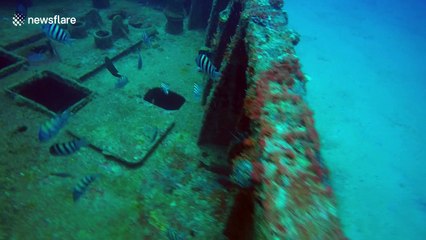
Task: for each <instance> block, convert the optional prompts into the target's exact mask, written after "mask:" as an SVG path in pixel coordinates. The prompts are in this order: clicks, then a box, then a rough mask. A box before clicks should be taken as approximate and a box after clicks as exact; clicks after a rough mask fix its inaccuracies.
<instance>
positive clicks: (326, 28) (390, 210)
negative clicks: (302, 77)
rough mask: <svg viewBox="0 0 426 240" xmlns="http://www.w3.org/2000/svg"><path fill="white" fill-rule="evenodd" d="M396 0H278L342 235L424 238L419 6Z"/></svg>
mask: <svg viewBox="0 0 426 240" xmlns="http://www.w3.org/2000/svg"><path fill="white" fill-rule="evenodd" d="M398 4H402V3H397V2H396V1H386V4H385V2H383V3H381V2H378V1H377V2H376V1H346V2H344V1H337V0H335V1H333V0H327V1H306V0H304V1H287V2H286V10H287V11H288V13H289V19H290V27H292V28H294V29H295V30H297V31H298V32H299V33H300V34H301V35H302V40H301V43H300V44H299V46H298V47H297V53H298V55H299V57H300V58H301V60H302V63H303V66H304V71H305V73H306V74H308V75H310V76H311V78H312V79H311V81H310V83H309V85H308V102H309V104H310V106H311V107H312V108H313V109H314V111H315V119H316V124H317V127H318V130H319V132H320V135H321V139H322V149H323V152H322V154H323V156H324V158H325V159H326V161H327V165H328V166H329V168H330V169H331V172H332V184H333V187H334V189H335V191H336V193H337V198H338V202H339V211H340V216H341V219H342V222H343V225H344V228H345V232H346V234H347V236H348V237H349V238H350V239H369V240H376V239H377V240H379V239H411V240H416V239H419V240H420V239H425V236H426V228H424V227H423V226H424V223H425V222H426V187H425V182H426V179H425V176H426V162H425V159H426V151H425V148H424V144H425V143H426V126H425V124H424V123H425V122H426V108H425V106H424V104H425V103H426V101H425V100H426V90H425V89H426V81H425V76H426V68H425V67H424V61H422V60H421V59H422V58H424V56H425V55H426V45H425V44H424V43H425V42H426V31H425V28H424V26H425V22H426V18H425V16H422V14H421V12H425V8H426V5H425V4H424V3H422V2H420V1H419V2H415V1H409V2H406V3H405V5H402V6H399V5H398ZM422 8H423V10H422Z"/></svg>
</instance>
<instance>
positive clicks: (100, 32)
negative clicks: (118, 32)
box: [96, 30, 110, 37]
mask: <svg viewBox="0 0 426 240" xmlns="http://www.w3.org/2000/svg"><path fill="white" fill-rule="evenodd" d="M108 35H110V33H109V32H108V31H105V30H99V31H97V32H96V36H98V37H106V36H108Z"/></svg>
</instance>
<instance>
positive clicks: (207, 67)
mask: <svg viewBox="0 0 426 240" xmlns="http://www.w3.org/2000/svg"><path fill="white" fill-rule="evenodd" d="M195 63H197V66H198V68H199V69H200V70H201V71H202V72H203V73H206V74H207V75H209V77H210V78H211V79H213V80H218V79H219V78H220V77H221V76H222V74H221V73H220V72H218V71H217V69H216V67H215V66H213V64H212V62H211V61H210V59H209V58H208V57H207V56H206V55H205V54H202V53H200V54H198V56H197V58H196V59H195Z"/></svg>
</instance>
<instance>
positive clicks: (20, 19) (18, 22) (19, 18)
mask: <svg viewBox="0 0 426 240" xmlns="http://www.w3.org/2000/svg"><path fill="white" fill-rule="evenodd" d="M12 23H13V25H15V26H17V27H18V26H22V25H24V23H25V16H24V15H22V14H20V13H15V14H14V15H13V17H12Z"/></svg>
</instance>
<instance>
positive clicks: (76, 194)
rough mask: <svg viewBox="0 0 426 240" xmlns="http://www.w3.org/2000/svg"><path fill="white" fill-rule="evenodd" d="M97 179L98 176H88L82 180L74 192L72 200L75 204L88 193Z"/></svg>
mask: <svg viewBox="0 0 426 240" xmlns="http://www.w3.org/2000/svg"><path fill="white" fill-rule="evenodd" d="M96 178H97V176H96V175H87V176H85V177H84V178H82V179H81V180H80V181H79V182H78V183H77V185H75V187H74V189H73V191H72V198H73V200H74V202H76V201H77V200H78V199H80V197H81V196H83V194H84V193H85V192H86V190H87V188H88V187H89V185H90V184H91V183H92V182H93V181H95V180H96Z"/></svg>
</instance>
